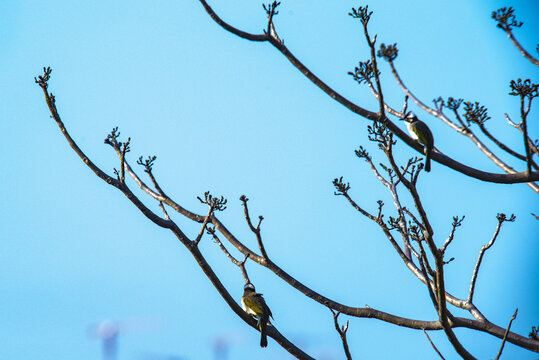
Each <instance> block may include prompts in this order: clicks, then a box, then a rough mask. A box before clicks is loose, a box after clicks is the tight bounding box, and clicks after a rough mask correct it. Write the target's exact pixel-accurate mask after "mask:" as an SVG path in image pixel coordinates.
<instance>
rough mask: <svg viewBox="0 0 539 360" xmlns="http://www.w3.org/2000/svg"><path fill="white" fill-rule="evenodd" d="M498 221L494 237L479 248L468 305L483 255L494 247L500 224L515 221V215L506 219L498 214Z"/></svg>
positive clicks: (471, 300)
mask: <svg viewBox="0 0 539 360" xmlns="http://www.w3.org/2000/svg"><path fill="white" fill-rule="evenodd" d="M496 218H497V219H498V225H497V226H496V230H495V231H494V235H493V236H492V239H491V240H490V241H489V243H488V244H486V245H483V246H482V247H481V250H480V251H479V257H478V258H477V262H476V264H475V268H474V270H473V274H472V280H471V281H470V291H469V293H468V300H467V301H468V303H472V302H473V296H474V291H475V282H476V281H477V274H478V273H479V267H480V266H481V261H482V260H483V255H484V254H485V251H487V250H488V249H490V247H491V246H492V245H494V242H495V241H496V238H497V237H498V234H499V233H500V228H501V227H502V224H503V223H504V222H505V221H510V222H513V221H515V215H511V217H509V218H507V217H506V215H505V214H501V213H500V214H498V215H497V216H496Z"/></svg>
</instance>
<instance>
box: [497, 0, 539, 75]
mask: <svg viewBox="0 0 539 360" xmlns="http://www.w3.org/2000/svg"><path fill="white" fill-rule="evenodd" d="M492 18H493V19H494V20H496V21H497V22H498V24H497V25H496V26H497V27H499V28H500V29H502V30H503V31H505V33H506V34H507V36H508V37H509V39H510V40H511V42H512V43H513V45H515V47H516V48H517V49H518V51H520V53H521V54H522V56H524V57H525V58H526V59H528V60H529V61H530V62H531V63H532V64H535V65H537V66H539V60H537V59H535V58H534V57H533V56H531V55H530V54H529V53H528V52H527V51H526V49H524V48H523V47H522V45H520V43H519V42H518V41H517V39H515V36H514V35H513V31H512V28H514V27H516V28H519V27H521V26H522V22H521V21H517V20H516V17H515V15H514V9H513V7H512V6H510V7H509V8H506V7H503V8H500V9H498V10H496V11H493V12H492Z"/></svg>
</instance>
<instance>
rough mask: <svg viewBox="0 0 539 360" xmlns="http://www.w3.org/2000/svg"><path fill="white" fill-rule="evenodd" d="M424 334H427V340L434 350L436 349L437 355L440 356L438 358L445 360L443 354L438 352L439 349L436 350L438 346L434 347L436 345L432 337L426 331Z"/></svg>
mask: <svg viewBox="0 0 539 360" xmlns="http://www.w3.org/2000/svg"><path fill="white" fill-rule="evenodd" d="M423 332H424V333H425V336H426V337H427V339H428V340H429V342H430V344H431V345H432V348H433V349H434V351H436V353H437V354H438V356H440V358H441V359H442V360H445V358H444V357H443V355H442V353H441V352H440V351H438V349H437V348H436V345H434V343H433V342H432V340H431V339H430V336H429V334H427V332H426V331H425V330H423Z"/></svg>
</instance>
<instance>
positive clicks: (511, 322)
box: [494, 308, 518, 360]
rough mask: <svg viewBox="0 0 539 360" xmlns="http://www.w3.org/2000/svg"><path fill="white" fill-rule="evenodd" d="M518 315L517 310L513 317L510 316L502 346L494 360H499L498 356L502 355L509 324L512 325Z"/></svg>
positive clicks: (509, 327)
mask: <svg viewBox="0 0 539 360" xmlns="http://www.w3.org/2000/svg"><path fill="white" fill-rule="evenodd" d="M517 313H518V308H517V309H516V310H515V312H514V313H513V316H511V320H510V321H509V325H508V326H507V330H506V331H505V335H504V336H503V340H502V345H501V346H500V351H498V355H496V357H495V358H494V360H499V359H500V356H501V355H502V351H503V347H504V345H505V340H507V334H509V330H510V329H511V324H513V320H515V319H516V317H517Z"/></svg>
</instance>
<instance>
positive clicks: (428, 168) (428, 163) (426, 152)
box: [425, 146, 430, 172]
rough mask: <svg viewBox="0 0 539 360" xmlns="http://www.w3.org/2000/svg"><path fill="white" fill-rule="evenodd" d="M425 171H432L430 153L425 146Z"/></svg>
mask: <svg viewBox="0 0 539 360" xmlns="http://www.w3.org/2000/svg"><path fill="white" fill-rule="evenodd" d="M425 171H426V172H429V171H430V151H429V150H427V147H426V146H425Z"/></svg>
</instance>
